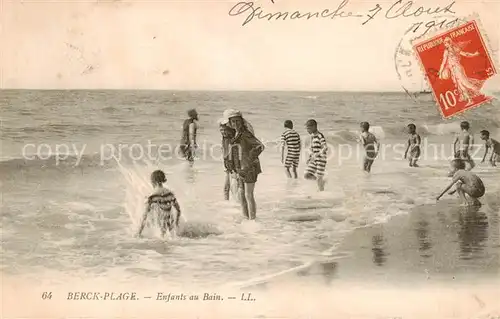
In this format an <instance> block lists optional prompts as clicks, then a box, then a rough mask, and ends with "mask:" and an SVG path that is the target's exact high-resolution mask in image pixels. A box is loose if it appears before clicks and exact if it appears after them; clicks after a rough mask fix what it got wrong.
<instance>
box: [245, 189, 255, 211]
mask: <svg viewBox="0 0 500 319" xmlns="http://www.w3.org/2000/svg"><path fill="white" fill-rule="evenodd" d="M254 189H255V183H245V197H246V201H247V204H248V210H247V214H248V213H249V214H248V215H249V216H248V217H247V218H248V219H255V217H256V215H257V203H256V202H255V197H254V194H253V191H254Z"/></svg>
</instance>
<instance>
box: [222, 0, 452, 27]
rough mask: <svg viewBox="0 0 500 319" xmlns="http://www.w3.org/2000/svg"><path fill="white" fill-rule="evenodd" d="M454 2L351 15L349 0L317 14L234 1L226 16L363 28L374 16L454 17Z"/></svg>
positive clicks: (406, 3)
mask: <svg viewBox="0 0 500 319" xmlns="http://www.w3.org/2000/svg"><path fill="white" fill-rule="evenodd" d="M271 3H272V4H274V1H271ZM454 4H455V1H452V2H450V3H449V4H448V5H446V6H444V7H439V6H429V7H425V6H418V5H416V4H415V3H414V2H413V1H411V0H409V1H403V0H398V1H396V2H394V3H392V4H391V5H385V4H383V5H382V4H379V3H376V4H374V5H373V6H372V7H371V8H370V9H369V10H368V11H367V12H365V13H362V12H353V11H351V10H349V8H348V7H349V0H343V1H342V2H341V3H340V4H339V5H338V6H336V7H332V8H324V9H321V10H318V11H299V10H295V11H265V10H264V8H263V7H262V6H258V5H256V4H255V3H254V2H252V1H248V2H238V3H236V4H235V5H234V6H233V7H232V8H231V9H230V10H229V16H231V17H235V16H239V17H243V22H242V26H245V25H247V24H249V23H250V22H252V21H255V20H267V21H286V20H311V19H330V20H333V19H341V18H343V19H346V18H348V19H363V22H362V23H361V24H362V25H366V24H367V23H368V22H370V21H371V20H373V19H375V18H376V17H378V16H382V17H383V18H385V19H397V18H408V17H419V16H421V15H429V16H433V15H436V14H454V13H455V12H454V11H453V6H454ZM381 12H383V14H379V13H381Z"/></svg>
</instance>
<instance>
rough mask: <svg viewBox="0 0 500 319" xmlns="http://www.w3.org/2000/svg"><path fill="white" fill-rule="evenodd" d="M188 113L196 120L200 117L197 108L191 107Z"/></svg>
mask: <svg viewBox="0 0 500 319" xmlns="http://www.w3.org/2000/svg"><path fill="white" fill-rule="evenodd" d="M187 114H188V116H189V117H190V118H193V119H195V120H197V119H198V112H196V110H195V109H190V110H188V111H187Z"/></svg>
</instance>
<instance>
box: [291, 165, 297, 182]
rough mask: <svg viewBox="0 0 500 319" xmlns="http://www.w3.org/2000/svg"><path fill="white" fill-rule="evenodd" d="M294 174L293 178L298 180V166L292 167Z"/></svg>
mask: <svg viewBox="0 0 500 319" xmlns="http://www.w3.org/2000/svg"><path fill="white" fill-rule="evenodd" d="M292 172H293V178H295V179H297V178H298V174H297V167H296V166H293V167H292Z"/></svg>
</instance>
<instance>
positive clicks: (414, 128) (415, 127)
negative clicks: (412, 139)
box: [408, 123, 417, 130]
mask: <svg viewBox="0 0 500 319" xmlns="http://www.w3.org/2000/svg"><path fill="white" fill-rule="evenodd" d="M408 128H411V129H413V130H416V129H417V126H416V125H415V124H413V123H411V124H408Z"/></svg>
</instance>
